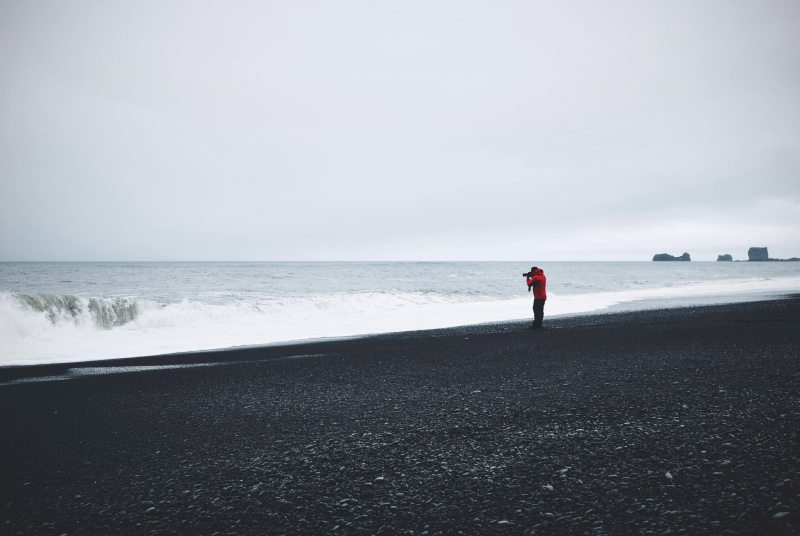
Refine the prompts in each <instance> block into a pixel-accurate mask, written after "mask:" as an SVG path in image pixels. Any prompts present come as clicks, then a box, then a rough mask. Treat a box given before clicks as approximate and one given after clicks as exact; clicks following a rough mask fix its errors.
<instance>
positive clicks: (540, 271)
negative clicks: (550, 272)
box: [533, 268, 544, 275]
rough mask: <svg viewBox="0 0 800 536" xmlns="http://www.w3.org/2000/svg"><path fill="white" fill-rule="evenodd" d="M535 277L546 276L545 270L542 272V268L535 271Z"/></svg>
mask: <svg viewBox="0 0 800 536" xmlns="http://www.w3.org/2000/svg"><path fill="white" fill-rule="evenodd" d="M533 275H544V270H542V269H541V268H537V269H536V270H534V271H533Z"/></svg>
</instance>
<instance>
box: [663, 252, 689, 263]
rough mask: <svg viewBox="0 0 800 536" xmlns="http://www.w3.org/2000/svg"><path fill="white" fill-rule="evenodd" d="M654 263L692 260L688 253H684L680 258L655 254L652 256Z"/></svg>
mask: <svg viewBox="0 0 800 536" xmlns="http://www.w3.org/2000/svg"><path fill="white" fill-rule="evenodd" d="M653 260H654V261H690V260H692V258H691V257H690V256H689V254H688V253H686V252H685V251H684V253H683V255H681V256H680V257H675V256H674V255H670V254H669V253H657V254H655V255H653Z"/></svg>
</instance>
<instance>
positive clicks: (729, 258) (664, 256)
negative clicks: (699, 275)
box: [653, 247, 800, 262]
mask: <svg viewBox="0 0 800 536" xmlns="http://www.w3.org/2000/svg"><path fill="white" fill-rule="evenodd" d="M653 260H654V261H691V260H692V258H691V257H690V256H689V254H688V253H686V252H684V253H683V255H681V256H680V257H676V256H674V255H670V254H669V253H657V254H655V255H653ZM717 261H718V262H733V255H731V254H730V253H724V254H722V255H717ZM798 261H800V258H798V257H791V258H789V259H772V258H770V256H769V251H768V250H767V248H766V247H752V248H750V249H748V250H747V261H735V262H798Z"/></svg>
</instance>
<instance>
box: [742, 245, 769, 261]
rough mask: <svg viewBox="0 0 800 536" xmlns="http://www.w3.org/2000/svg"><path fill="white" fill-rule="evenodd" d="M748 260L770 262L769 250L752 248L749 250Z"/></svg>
mask: <svg viewBox="0 0 800 536" xmlns="http://www.w3.org/2000/svg"><path fill="white" fill-rule="evenodd" d="M747 259H748V260H751V261H768V260H769V253H768V252H767V248H755V247H753V248H750V249H748V250H747Z"/></svg>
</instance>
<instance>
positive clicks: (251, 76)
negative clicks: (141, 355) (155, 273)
mask: <svg viewBox="0 0 800 536" xmlns="http://www.w3.org/2000/svg"><path fill="white" fill-rule="evenodd" d="M798 36H800V2H798V1H796V0H788V1H748V2H740V1H731V0H725V1H703V2H698V1H696V0H691V1H674V2H673V1H671V2H663V1H650V2H647V1H630V2H595V1H587V2H555V1H554V2H546V3H545V2H532V1H520V2H502V1H489V0H486V1H484V2H465V1H453V2H440V1H436V0H424V1H419V2H414V1H399V0H398V1H380V0H368V1H367V0H365V1H363V2H358V1H349V0H336V1H318V2H304V1H297V0H286V1H283V2H267V1H261V0H258V1H252V2H248V1H239V2H222V1H220V2H203V1H190V2H168V1H163V0H158V1H153V2H147V1H141V0H138V1H124V2H115V1H109V0H98V1H83V0H72V1H69V2H60V1H56V0H53V1H48V2H40V1H32V0H20V1H9V0H5V1H3V2H2V3H0V76H1V77H2V83H0V260H373V259H374V260H395V259H396V260H404V259H405V260H425V259H430V260H470V259H474V260H536V259H540V260H584V259H585V260H595V259H597V260H601V259H602V260H615V259H620V260H648V259H650V258H651V257H652V255H653V254H654V253H660V252H669V253H673V254H680V253H682V252H683V251H688V252H690V253H691V254H692V257H693V258H694V259H696V260H704V259H716V256H717V254H720V253H731V254H733V256H734V258H746V252H747V248H748V247H749V246H761V245H766V246H769V248H770V255H771V256H773V257H788V256H800V97H798V96H799V95H800V37H798Z"/></svg>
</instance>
